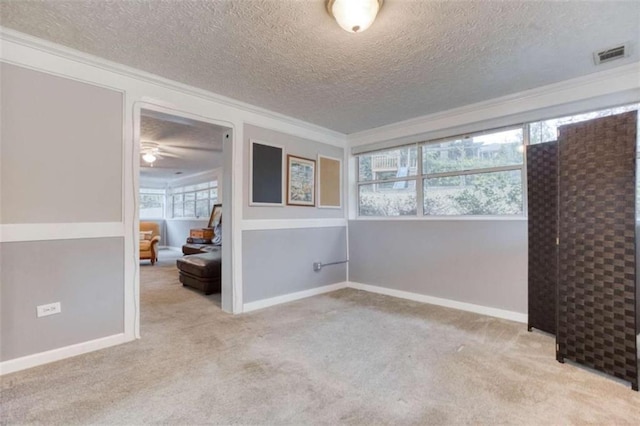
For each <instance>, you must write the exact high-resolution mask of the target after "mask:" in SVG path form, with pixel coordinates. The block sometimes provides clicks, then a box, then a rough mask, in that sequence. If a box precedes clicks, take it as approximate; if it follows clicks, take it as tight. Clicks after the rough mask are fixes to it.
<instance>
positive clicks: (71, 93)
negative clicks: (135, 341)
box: [0, 63, 124, 361]
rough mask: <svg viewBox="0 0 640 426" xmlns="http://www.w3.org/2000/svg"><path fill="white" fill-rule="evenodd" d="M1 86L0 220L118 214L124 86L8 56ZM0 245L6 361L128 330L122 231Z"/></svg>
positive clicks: (52, 222) (93, 218) (103, 218)
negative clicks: (41, 312) (41, 309)
mask: <svg viewBox="0 0 640 426" xmlns="http://www.w3.org/2000/svg"><path fill="white" fill-rule="evenodd" d="M0 85H1V86H2V93H1V98H0V100H1V117H0V119H1V121H2V128H1V135H0V136H1V138H2V145H1V146H0V170H1V175H0V179H1V186H0V191H1V193H2V206H1V210H0V212H1V216H2V218H1V222H2V223H3V224H31V223H40V224H49V226H51V227H55V226H57V225H56V224H58V223H77V222H121V221H122V219H123V218H122V161H123V158H122V145H123V95H122V93H120V92H116V91H112V90H108V89H104V88H101V87H97V86H92V85H89V84H85V83H81V82H78V81H74V80H70V79H64V78H60V77H56V76H53V75H49V74H46V73H42V72H37V71H32V70H28V69H26V68H22V67H17V66H13V65H8V64H4V63H2V64H0ZM0 250H1V251H2V253H1V255H0V270H1V272H0V279H1V281H0V283H1V284H0V294H1V299H2V301H1V307H2V311H1V313H0V328H1V330H0V331H1V332H2V350H1V352H0V357H1V359H2V360H3V361H4V360H9V359H13V358H16V357H22V356H25V355H31V354H34V353H38V352H42V351H47V350H51V349H56V348H61V347H64V346H68V345H71V344H75V343H80V342H85V341H89V340H94V339H98V338H101V337H105V336H109V335H114V334H119V333H123V332H124V263H123V262H124V260H123V259H124V245H123V239H122V238H97V239H78V240H60V241H33V242H11V243H2V244H1V246H0ZM53 302H62V313H61V314H57V315H53V316H49V317H43V318H36V306H37V305H40V304H48V303H53Z"/></svg>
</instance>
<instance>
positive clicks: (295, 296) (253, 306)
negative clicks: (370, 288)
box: [242, 282, 347, 313]
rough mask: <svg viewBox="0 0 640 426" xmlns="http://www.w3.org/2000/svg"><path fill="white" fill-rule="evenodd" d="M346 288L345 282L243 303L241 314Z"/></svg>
mask: <svg viewBox="0 0 640 426" xmlns="http://www.w3.org/2000/svg"><path fill="white" fill-rule="evenodd" d="M343 288H347V283H346V282H341V283H335V284H329V285H325V286H322V287H316V288H312V289H309V290H303V291H298V292H296V293H290V294H285V295H282V296H276V297H272V298H270V299H263V300H258V301H256V302H250V303H245V304H244V305H243V308H242V312H243V313H246V312H251V311H255V310H258V309H263V308H268V307H269V306H275V305H280V304H281V303H287V302H293V301H294V300H299V299H304V298H306V297H311V296H316V295H318V294H323V293H329V292H332V291H336V290H341V289H343Z"/></svg>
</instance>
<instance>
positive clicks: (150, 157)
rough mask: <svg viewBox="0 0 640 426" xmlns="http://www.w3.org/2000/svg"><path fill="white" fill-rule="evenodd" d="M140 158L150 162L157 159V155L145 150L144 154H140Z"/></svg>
mask: <svg viewBox="0 0 640 426" xmlns="http://www.w3.org/2000/svg"><path fill="white" fill-rule="evenodd" d="M142 159H143V160H144V161H146V162H147V163H149V164H151V163H153V162H154V161H156V160H157V159H158V157H156V156H155V155H153V153H151V152H145V153H144V155H143V156H142Z"/></svg>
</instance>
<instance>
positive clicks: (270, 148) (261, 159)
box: [249, 140, 285, 207]
mask: <svg viewBox="0 0 640 426" xmlns="http://www.w3.org/2000/svg"><path fill="white" fill-rule="evenodd" d="M250 144H251V146H250V149H249V205H250V206H277V207H282V206H284V182H285V177H284V170H285V169H284V161H285V158H284V148H283V147H281V146H279V145H273V144H269V143H265V142H260V141H256V140H251V142H250Z"/></svg>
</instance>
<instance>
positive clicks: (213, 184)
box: [168, 179, 220, 220]
mask: <svg viewBox="0 0 640 426" xmlns="http://www.w3.org/2000/svg"><path fill="white" fill-rule="evenodd" d="M204 183H207V184H208V185H207V187H206V188H200V189H192V190H189V191H185V188H187V187H194V186H197V185H202V184H204ZM212 189H215V190H216V198H215V199H213V198H211V190H212ZM202 191H207V192H208V193H209V196H208V197H207V198H206V199H205V198H203V199H201V200H198V196H197V193H198V192H202ZM218 191H219V188H218V180H217V179H216V180H212V181H208V182H200V183H194V184H191V185H183V186H179V187H175V188H172V189H171V193H170V194H169V195H168V197H169V198H170V200H171V202H170V203H169V210H170V212H171V215H170V216H171V219H172V220H194V219H196V220H197V219H209V217H210V215H211V207H210V206H211V200H213V204H214V205H215V204H217V203H218V200H219V199H220V196H219V195H220V194H219V193H218ZM187 194H193V210H194V211H193V213H194V216H184V204H185V201H184V197H185V195H187ZM177 195H182V203H181V204H182V213H183V216H178V217H176V216H175V207H176V203H175V199H174V197H175V196H177ZM205 200H206V202H207V210H208V212H209V213H208V215H207V216H206V217H200V216H196V213H197V211H198V201H200V202H202V201H205Z"/></svg>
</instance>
